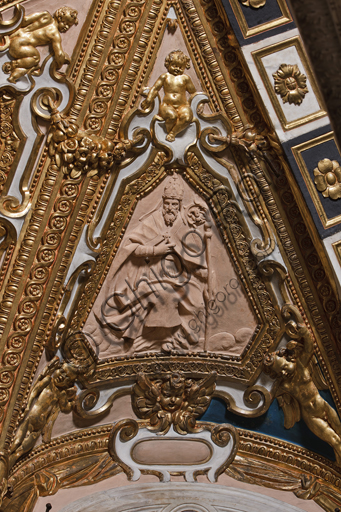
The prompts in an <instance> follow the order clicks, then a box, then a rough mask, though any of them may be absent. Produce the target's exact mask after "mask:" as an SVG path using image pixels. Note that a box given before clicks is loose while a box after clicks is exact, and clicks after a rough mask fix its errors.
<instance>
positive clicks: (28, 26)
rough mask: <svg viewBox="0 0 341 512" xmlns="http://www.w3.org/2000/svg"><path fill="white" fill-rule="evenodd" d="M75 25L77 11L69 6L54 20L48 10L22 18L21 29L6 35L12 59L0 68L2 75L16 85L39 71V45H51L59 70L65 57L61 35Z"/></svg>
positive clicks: (61, 9) (60, 11)
mask: <svg viewBox="0 0 341 512" xmlns="http://www.w3.org/2000/svg"><path fill="white" fill-rule="evenodd" d="M77 24H78V19H77V11H76V10H75V9H72V8H71V7H60V8H59V9H57V11H56V12H55V13H54V15H53V17H52V16H51V14H50V13H49V12H47V11H45V12H37V13H35V14H31V15H29V16H24V18H23V20H22V22H21V25H20V27H19V28H18V29H17V30H16V31H15V32H13V34H11V35H10V36H9V46H8V51H9V54H10V56H11V57H12V58H13V60H12V61H11V62H5V64H4V65H3V71H4V73H10V77H9V78H8V79H7V80H8V81H9V82H11V83H15V82H17V80H19V78H21V77H22V76H24V75H26V74H27V73H28V72H30V71H33V70H34V69H37V68H38V66H39V62H40V54H39V52H38V50H37V47H38V46H45V45H51V47H52V50H53V54H54V60H55V62H56V65H57V68H58V69H59V68H60V67H62V65H63V64H64V62H65V59H66V55H65V53H64V51H63V49H62V44H61V37H60V33H64V32H66V31H67V30H69V28H71V27H72V26H73V25H77Z"/></svg>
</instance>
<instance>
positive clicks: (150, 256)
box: [95, 175, 210, 352]
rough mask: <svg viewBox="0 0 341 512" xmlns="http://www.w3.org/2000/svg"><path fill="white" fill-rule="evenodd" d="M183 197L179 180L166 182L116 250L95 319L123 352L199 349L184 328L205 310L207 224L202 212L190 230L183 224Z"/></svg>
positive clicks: (197, 342) (173, 179)
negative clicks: (154, 202) (106, 292)
mask: <svg viewBox="0 0 341 512" xmlns="http://www.w3.org/2000/svg"><path fill="white" fill-rule="evenodd" d="M183 194H184V189H183V185H182V181H181V179H180V178H179V177H178V176H176V175H175V176H172V177H170V178H168V182H166V185H165V186H164V190H163V195H162V200H161V201H160V203H159V204H158V205H157V206H156V207H155V208H154V209H153V210H152V211H150V212H149V213H147V214H145V215H143V216H142V217H141V218H140V220H139V224H138V225H137V227H136V228H135V229H134V230H133V231H132V232H131V233H130V234H129V236H128V239H127V241H126V243H125V244H124V246H123V247H122V248H121V249H120V251H119V254H118V255H117V258H116V262H115V263H116V264H115V267H116V271H115V274H114V275H113V278H112V285H111V286H110V288H111V293H110V294H109V296H107V298H106V299H105V301H104V302H103V303H102V306H101V310H100V312H97V313H96V314H95V316H96V319H97V322H98V323H99V324H100V326H101V328H102V329H104V330H105V331H106V332H108V329H109V330H111V332H112V333H114V335H115V337H116V338H117V340H120V341H123V342H124V347H125V348H124V351H126V352H128V351H133V352H141V351H143V352H144V351H148V350H163V351H166V352H169V351H172V350H177V351H184V350H192V349H193V348H194V347H195V350H199V349H201V350H202V349H203V347H201V348H200V344H201V343H203V340H201V338H200V339H199V336H198V335H197V334H195V332H193V330H192V329H191V328H190V326H189V324H190V322H191V320H192V319H193V318H195V314H198V312H199V311H202V310H204V309H205V301H206V299H207V275H208V270H207V258H206V237H207V236H208V235H207V233H208V232H209V231H210V223H209V222H208V220H207V213H206V214H204V215H202V218H200V219H196V226H195V229H193V226H191V225H189V224H188V219H187V218H186V215H185V211H186V207H184V206H183V205H182V200H183ZM206 210H207V208H206ZM192 321H193V320H192Z"/></svg>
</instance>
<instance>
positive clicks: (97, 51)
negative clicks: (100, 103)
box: [69, 0, 120, 120]
mask: <svg viewBox="0 0 341 512" xmlns="http://www.w3.org/2000/svg"><path fill="white" fill-rule="evenodd" d="M119 7H120V2H119V0H117V1H112V2H109V4H108V8H107V11H106V13H105V15H104V18H103V21H102V23H101V26H100V28H99V30H98V33H97V37H96V39H95V41H94V44H93V46H92V49H91V52H90V55H89V58H88V60H87V62H86V65H85V68H84V71H83V73H82V77H81V80H80V82H79V86H78V87H77V94H76V96H75V100H74V102H73V105H72V108H71V110H70V114H69V115H70V117H72V118H74V119H75V120H77V119H78V118H79V115H80V113H81V111H82V108H83V103H84V101H85V99H86V98H87V96H88V91H89V88H90V87H91V85H92V83H93V80H94V77H95V73H96V71H97V67H98V65H99V63H100V61H101V59H102V57H103V51H104V48H105V45H106V43H107V40H108V37H109V34H110V31H111V30H112V25H113V23H114V21H115V18H116V16H117V13H118V10H119Z"/></svg>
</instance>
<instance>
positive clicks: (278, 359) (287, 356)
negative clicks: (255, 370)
mask: <svg viewBox="0 0 341 512" xmlns="http://www.w3.org/2000/svg"><path fill="white" fill-rule="evenodd" d="M297 347H298V343H297V342H296V341H294V340H291V341H289V343H288V344H287V345H286V347H285V348H281V349H279V350H277V351H276V352H271V353H270V354H267V355H266V356H265V357H264V361H263V364H264V371H265V373H267V374H268V375H270V377H272V378H273V379H275V378H277V377H287V378H290V377H292V376H293V374H294V372H295V369H296V355H297V354H296V352H297Z"/></svg>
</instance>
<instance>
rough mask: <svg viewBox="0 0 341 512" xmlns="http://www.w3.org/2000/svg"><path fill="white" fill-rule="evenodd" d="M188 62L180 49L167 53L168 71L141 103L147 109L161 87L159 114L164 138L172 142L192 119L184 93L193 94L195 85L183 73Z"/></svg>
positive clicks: (166, 63)
mask: <svg viewBox="0 0 341 512" xmlns="http://www.w3.org/2000/svg"><path fill="white" fill-rule="evenodd" d="M189 62H190V60H189V58H188V57H187V56H186V55H185V54H184V53H183V52H182V51H181V50H176V51H174V52H171V53H170V54H169V55H167V57H166V59H165V67H166V68H167V71H168V72H167V73H164V74H163V75H161V76H159V78H158V79H157V81H156V82H155V84H154V85H153V87H152V88H151V89H150V91H149V93H148V96H147V98H146V99H145V100H144V101H143V102H142V103H141V108H142V109H143V110H146V109H148V108H149V107H150V106H151V105H152V103H153V101H154V99H155V98H156V96H157V94H158V92H159V91H160V90H161V89H162V88H163V91H164V98H163V100H162V103H161V105H160V110H159V116H160V117H161V118H162V119H163V120H164V121H165V123H166V131H167V136H166V140H168V141H169V142H173V141H174V140H175V137H176V136H177V135H178V134H179V133H181V132H182V131H183V130H185V129H186V128H187V126H189V125H190V123H191V122H192V120H193V112H192V109H191V107H190V103H189V100H188V99H187V96H186V93H187V92H188V93H190V94H193V93H194V92H195V87H194V85H193V82H192V80H191V78H190V77H189V76H188V75H185V74H184V71H185V69H189Z"/></svg>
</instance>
